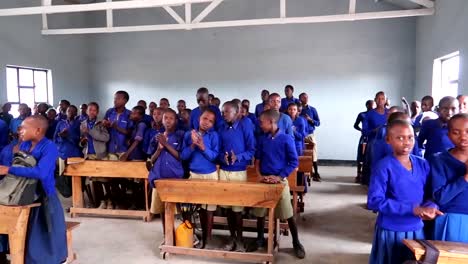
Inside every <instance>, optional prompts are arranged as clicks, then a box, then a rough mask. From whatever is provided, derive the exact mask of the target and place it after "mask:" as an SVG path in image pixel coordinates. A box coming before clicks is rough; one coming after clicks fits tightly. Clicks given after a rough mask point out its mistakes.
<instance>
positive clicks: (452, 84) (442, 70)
mask: <svg viewBox="0 0 468 264" xmlns="http://www.w3.org/2000/svg"><path fill="white" fill-rule="evenodd" d="M459 71H460V53H459V52H458V51H457V52H454V53H451V54H449V55H447V56H444V57H441V58H438V59H435V60H434V72H433V81H432V96H433V97H434V101H435V102H438V101H439V100H440V99H441V98H442V97H444V96H453V97H457V95H458V77H459Z"/></svg>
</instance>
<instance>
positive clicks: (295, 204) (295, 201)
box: [293, 191, 300, 220]
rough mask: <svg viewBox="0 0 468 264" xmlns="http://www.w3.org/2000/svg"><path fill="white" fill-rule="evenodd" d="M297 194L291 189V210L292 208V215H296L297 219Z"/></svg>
mask: <svg viewBox="0 0 468 264" xmlns="http://www.w3.org/2000/svg"><path fill="white" fill-rule="evenodd" d="M297 198H298V195H297V192H296V191H293V210H294V214H293V215H294V217H296V220H297V219H299V214H300V213H299V212H298V210H297V207H298V201H297Z"/></svg>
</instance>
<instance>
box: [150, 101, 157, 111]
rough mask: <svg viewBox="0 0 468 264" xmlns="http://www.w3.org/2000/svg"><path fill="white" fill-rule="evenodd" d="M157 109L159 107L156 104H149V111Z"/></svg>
mask: <svg viewBox="0 0 468 264" xmlns="http://www.w3.org/2000/svg"><path fill="white" fill-rule="evenodd" d="M156 107H157V106H156V103H155V102H151V103H150V104H149V109H150V111H153V110H154V109H156Z"/></svg>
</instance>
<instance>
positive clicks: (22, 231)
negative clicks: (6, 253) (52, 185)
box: [0, 204, 40, 264]
mask: <svg viewBox="0 0 468 264" xmlns="http://www.w3.org/2000/svg"><path fill="white" fill-rule="evenodd" d="M38 206H40V204H31V205H25V206H4V205H0V234H6V235H8V242H9V245H10V258H11V263H12V264H23V263H24V250H25V248H26V233H27V230H28V221H29V214H30V212H31V208H33V207H38Z"/></svg>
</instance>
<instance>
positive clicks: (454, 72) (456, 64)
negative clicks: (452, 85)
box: [442, 56, 460, 82]
mask: <svg viewBox="0 0 468 264" xmlns="http://www.w3.org/2000/svg"><path fill="white" fill-rule="evenodd" d="M459 68H460V57H459V56H455V57H453V58H450V59H447V60H444V61H442V75H443V76H442V78H444V79H443V81H449V82H450V81H456V80H458V74H459Z"/></svg>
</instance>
